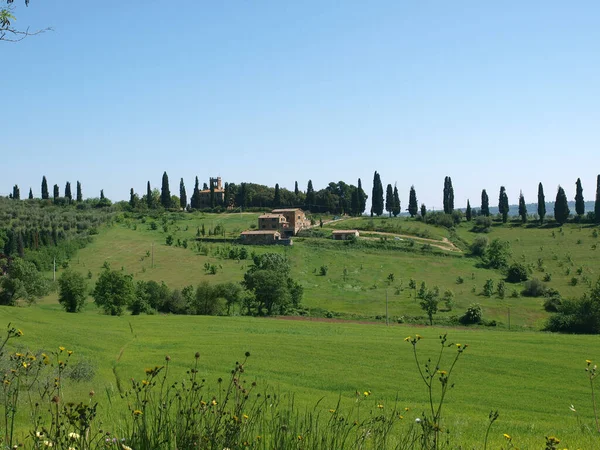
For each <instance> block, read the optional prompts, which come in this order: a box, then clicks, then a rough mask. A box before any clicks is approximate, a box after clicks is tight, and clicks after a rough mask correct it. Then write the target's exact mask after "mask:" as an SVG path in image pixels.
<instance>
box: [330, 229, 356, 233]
mask: <svg viewBox="0 0 600 450" xmlns="http://www.w3.org/2000/svg"><path fill="white" fill-rule="evenodd" d="M349 233H352V234H356V233H358V230H333V232H332V233H331V234H349Z"/></svg>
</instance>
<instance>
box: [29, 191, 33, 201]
mask: <svg viewBox="0 0 600 450" xmlns="http://www.w3.org/2000/svg"><path fill="white" fill-rule="evenodd" d="M29 200H33V191H32V190H31V188H29Z"/></svg>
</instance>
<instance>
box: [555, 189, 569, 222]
mask: <svg viewBox="0 0 600 450" xmlns="http://www.w3.org/2000/svg"><path fill="white" fill-rule="evenodd" d="M570 213H571V211H569V204H568V202H567V195H566V194H565V190H564V189H563V188H562V187H560V186H558V192H557V193H556V202H555V203H554V219H556V221H557V222H558V223H559V224H560V225H562V224H563V223H565V222H566V221H567V218H568V217H569V214H570Z"/></svg>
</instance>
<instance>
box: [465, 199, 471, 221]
mask: <svg viewBox="0 0 600 450" xmlns="http://www.w3.org/2000/svg"><path fill="white" fill-rule="evenodd" d="M472 217H473V212H472V211H471V203H470V202H469V200H468V199H467V209H466V210H465V218H466V219H467V222H470V221H471V218H472Z"/></svg>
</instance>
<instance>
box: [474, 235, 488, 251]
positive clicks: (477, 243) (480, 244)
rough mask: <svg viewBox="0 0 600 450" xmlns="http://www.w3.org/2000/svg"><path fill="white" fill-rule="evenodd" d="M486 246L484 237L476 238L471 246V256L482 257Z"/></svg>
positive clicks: (486, 240)
mask: <svg viewBox="0 0 600 450" xmlns="http://www.w3.org/2000/svg"><path fill="white" fill-rule="evenodd" d="M487 246H488V239H487V238H486V237H485V236H478V237H477V238H476V239H475V240H474V241H473V243H472V244H471V247H470V250H471V254H472V255H473V256H483V255H484V254H485V250H486V249H487Z"/></svg>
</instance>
